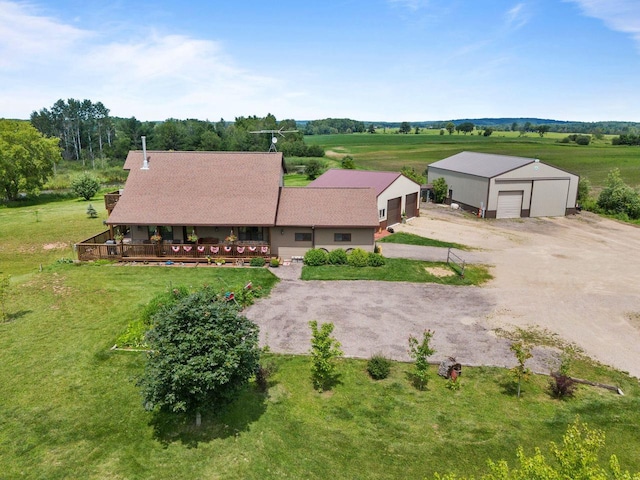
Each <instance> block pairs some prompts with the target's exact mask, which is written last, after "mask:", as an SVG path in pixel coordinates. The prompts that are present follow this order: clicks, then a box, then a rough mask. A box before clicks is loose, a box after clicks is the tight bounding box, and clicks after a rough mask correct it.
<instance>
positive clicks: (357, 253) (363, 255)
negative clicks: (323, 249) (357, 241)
mask: <svg viewBox="0 0 640 480" xmlns="http://www.w3.org/2000/svg"><path fill="white" fill-rule="evenodd" d="M347 263H348V264H349V265H350V266H352V267H366V266H367V265H369V253H368V252H366V251H365V250H363V249H361V248H356V249H354V250H353V251H352V252H351V253H350V254H348V255H347Z"/></svg>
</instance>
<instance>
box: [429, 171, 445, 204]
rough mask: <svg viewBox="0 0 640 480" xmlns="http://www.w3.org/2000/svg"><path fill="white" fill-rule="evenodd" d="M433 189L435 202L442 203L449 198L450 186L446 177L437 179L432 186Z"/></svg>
mask: <svg viewBox="0 0 640 480" xmlns="http://www.w3.org/2000/svg"><path fill="white" fill-rule="evenodd" d="M432 188H433V201H434V202H435V203H442V202H444V201H445V199H446V198H447V193H448V191H449V186H448V185H447V181H446V180H445V179H444V177H440V178H436V179H435V180H434V181H433V184H432Z"/></svg>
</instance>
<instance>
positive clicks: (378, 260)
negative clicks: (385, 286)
mask: <svg viewBox="0 0 640 480" xmlns="http://www.w3.org/2000/svg"><path fill="white" fill-rule="evenodd" d="M384 263H385V262H384V257H383V256H382V255H380V254H379V253H369V259H368V264H369V266H370V267H381V266H383V265H384Z"/></svg>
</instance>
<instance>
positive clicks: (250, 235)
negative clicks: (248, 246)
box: [238, 227, 264, 242]
mask: <svg viewBox="0 0 640 480" xmlns="http://www.w3.org/2000/svg"><path fill="white" fill-rule="evenodd" d="M238 239H239V240H243V241H254V242H261V241H263V240H264V232H263V230H262V227H239V228H238Z"/></svg>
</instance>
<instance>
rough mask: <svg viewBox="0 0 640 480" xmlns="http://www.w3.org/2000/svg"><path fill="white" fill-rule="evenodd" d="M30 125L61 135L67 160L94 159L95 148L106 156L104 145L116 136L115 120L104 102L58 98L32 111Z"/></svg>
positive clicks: (52, 135)
mask: <svg viewBox="0 0 640 480" xmlns="http://www.w3.org/2000/svg"><path fill="white" fill-rule="evenodd" d="M31 124H32V125H33V126H34V127H35V128H37V129H38V130H39V131H40V132H41V133H43V134H44V135H46V136H48V137H58V138H59V139H60V146H61V147H62V155H63V157H64V158H65V159H67V160H70V159H74V160H81V161H82V164H83V165H85V162H86V160H87V158H89V159H90V160H91V162H94V161H95V157H96V154H95V152H96V150H97V152H98V155H100V157H103V156H104V146H105V145H108V146H111V143H112V140H113V138H114V137H115V129H114V123H113V119H112V118H111V117H109V109H108V108H107V107H105V106H104V105H103V104H102V102H97V103H93V102H92V101H91V100H76V99H74V98H70V99H69V100H67V101H66V102H65V101H64V100H62V99H60V100H58V101H57V102H56V103H54V104H53V106H52V107H51V108H50V109H47V108H43V109H41V110H40V111H38V112H33V113H32V114H31Z"/></svg>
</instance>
